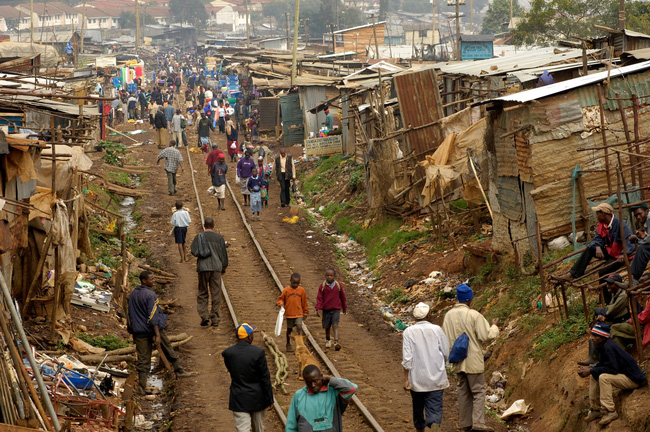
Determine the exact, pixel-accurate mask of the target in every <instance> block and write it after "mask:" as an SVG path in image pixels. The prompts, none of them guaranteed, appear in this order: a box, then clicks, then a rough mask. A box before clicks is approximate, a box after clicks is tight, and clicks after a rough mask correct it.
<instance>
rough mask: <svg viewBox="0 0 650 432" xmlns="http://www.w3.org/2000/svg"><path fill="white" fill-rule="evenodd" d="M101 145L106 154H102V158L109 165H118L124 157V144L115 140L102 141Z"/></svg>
mask: <svg viewBox="0 0 650 432" xmlns="http://www.w3.org/2000/svg"><path fill="white" fill-rule="evenodd" d="M101 146H102V147H104V150H106V154H105V155H104V156H102V160H103V161H104V162H105V163H107V164H109V165H118V164H119V163H120V160H121V159H122V158H123V157H124V153H125V151H126V146H125V145H124V144H122V143H119V142H115V141H102V142H101Z"/></svg>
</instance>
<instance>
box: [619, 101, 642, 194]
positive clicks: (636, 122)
mask: <svg viewBox="0 0 650 432" xmlns="http://www.w3.org/2000/svg"><path fill="white" fill-rule="evenodd" d="M632 102H633V103H632V110H633V111H634V146H635V150H636V153H637V154H641V149H640V147H639V140H640V137H639V136H640V132H639V98H638V97H637V95H632ZM635 159H636V160H637V161H638V160H639V158H638V157H636V158H635ZM637 174H638V175H639V184H638V186H639V187H642V188H643V187H645V182H644V181H643V169H641V168H640V169H639V171H638V173H637ZM622 175H623V174H621V176H622ZM643 195H644V194H643V192H641V199H643Z"/></svg>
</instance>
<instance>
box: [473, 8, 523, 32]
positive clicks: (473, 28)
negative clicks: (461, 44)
mask: <svg viewBox="0 0 650 432" xmlns="http://www.w3.org/2000/svg"><path fill="white" fill-rule="evenodd" d="M510 1H511V2H512V0H510ZM510 19H511V20H512V17H510ZM469 32H470V33H471V34H474V0H469Z"/></svg>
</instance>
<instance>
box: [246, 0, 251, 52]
mask: <svg viewBox="0 0 650 432" xmlns="http://www.w3.org/2000/svg"><path fill="white" fill-rule="evenodd" d="M249 21H250V19H249V15H248V0H246V48H250V47H251V33H250V28H249V27H248V22H249Z"/></svg>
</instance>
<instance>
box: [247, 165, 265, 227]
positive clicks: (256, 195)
mask: <svg viewBox="0 0 650 432" xmlns="http://www.w3.org/2000/svg"><path fill="white" fill-rule="evenodd" d="M247 187H248V191H249V192H250V203H251V220H255V213H257V220H261V213H262V178H261V177H260V176H259V174H258V172H257V167H253V169H252V170H251V176H250V177H249V178H248V185H247Z"/></svg>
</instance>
